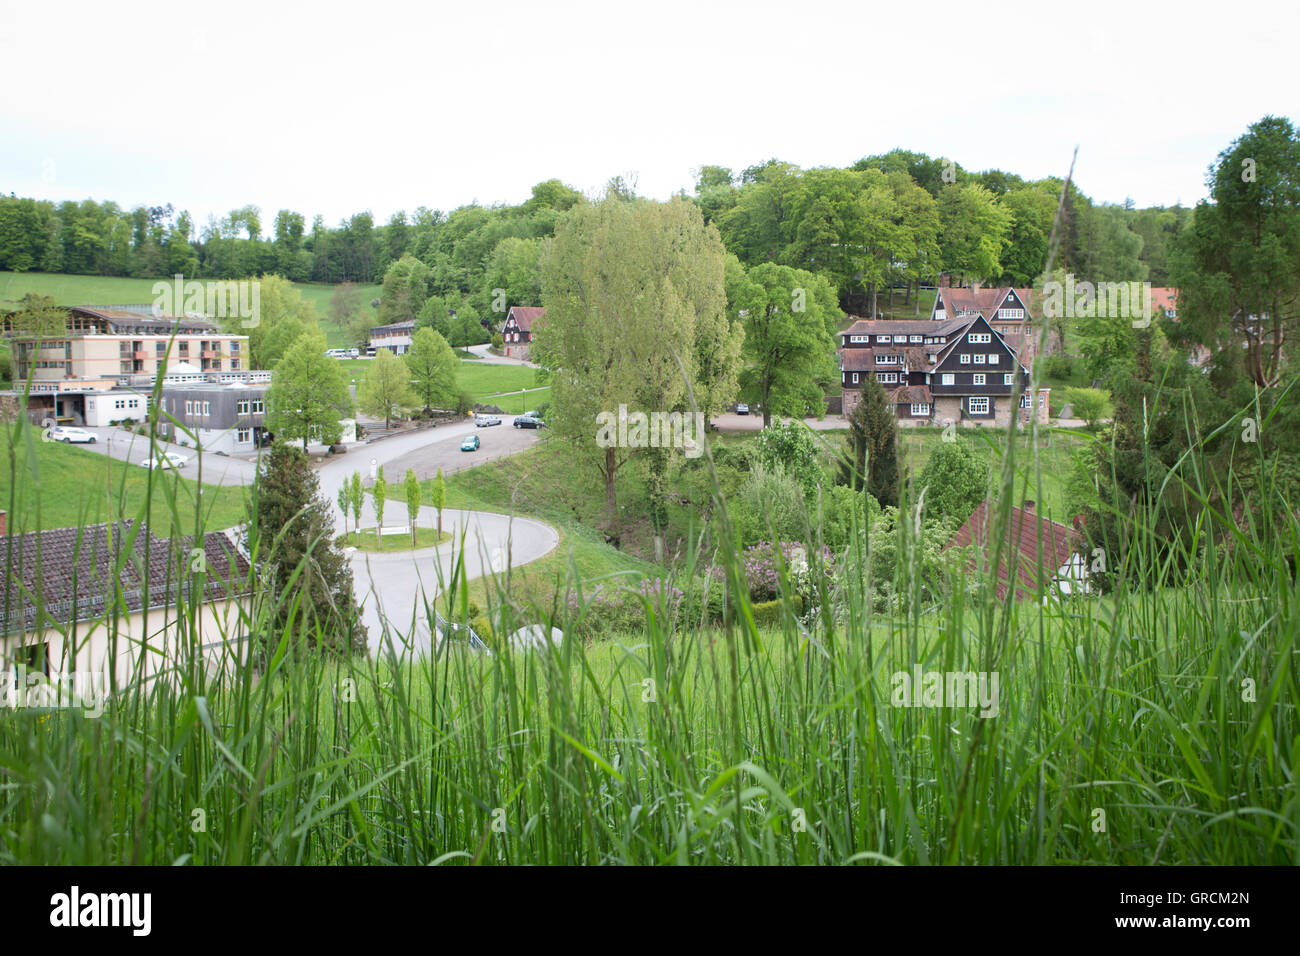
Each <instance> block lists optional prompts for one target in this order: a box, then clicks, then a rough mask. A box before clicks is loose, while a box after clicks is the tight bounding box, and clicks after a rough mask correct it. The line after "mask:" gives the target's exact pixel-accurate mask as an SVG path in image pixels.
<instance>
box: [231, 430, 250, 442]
mask: <svg viewBox="0 0 1300 956" xmlns="http://www.w3.org/2000/svg"><path fill="white" fill-rule="evenodd" d="M252 440H253V430H252V429H251V428H237V429H235V441H237V442H239V444H241V445H247V444H248V443H249V442H250V441H252Z"/></svg>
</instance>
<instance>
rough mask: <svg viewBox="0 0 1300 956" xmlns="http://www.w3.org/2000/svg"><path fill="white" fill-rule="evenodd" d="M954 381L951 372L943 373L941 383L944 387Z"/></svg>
mask: <svg viewBox="0 0 1300 956" xmlns="http://www.w3.org/2000/svg"><path fill="white" fill-rule="evenodd" d="M954 379H955V376H954V375H953V374H952V372H944V373H943V378H942V382H943V384H944V385H951V384H952V383H953V381H954Z"/></svg>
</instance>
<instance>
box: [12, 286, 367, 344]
mask: <svg viewBox="0 0 1300 956" xmlns="http://www.w3.org/2000/svg"><path fill="white" fill-rule="evenodd" d="M163 281H167V280H165V279H132V278H125V277H117V276H76V275H61V274H60V275H50V274H46V273H42V272H0V309H3V308H7V307H12V306H15V305H17V304H18V301H19V300H20V299H22V297H23V296H24V295H26V294H27V293H29V292H34V293H36V294H38V295H48V296H50V297H51V298H52V299H54V301H55V302H56V303H58V304H59V305H62V306H73V305H144V304H146V303H150V302H153V300H154V298H155V296H154V292H153V286H154V283H155V282H163ZM294 286H295V288H297V289H298V291H299V292H301V293H302V297H303V298H304V299H306V300H307V301H308V302H310V303H311V304H312V305H313V306H314V307H315V309H316V315H317V316H318V317H319V318H320V320H321V327H322V328H323V329H324V330H325V338H326V340H327V341H328V343H329V345H330V347H331V348H341V347H343V346H345V345H347V344H349V343H347V342H346V341H345V339H344V334H343V330H342V329H340V328H338V327H337V326H335V325H334V324H333V323H331V322H329V321H328V320H327V318H326V317H327V316H328V315H329V303H330V297H331V296H332V295H333V294H334V290H335V288H336V286H332V285H325V284H322V283H317V282H297V283H294ZM357 288H358V290H359V291H360V293H361V307H362V309H363V310H364V311H365V312H366V313H367V314H368V315H370V316H372V317H373V316H374V314H375V310H374V309H373V308H372V307H371V305H370V301H371V300H372V299H375V298H378V297H379V293H380V291H381V288H380V286H378V285H376V284H370V285H362V286H358V287H357Z"/></svg>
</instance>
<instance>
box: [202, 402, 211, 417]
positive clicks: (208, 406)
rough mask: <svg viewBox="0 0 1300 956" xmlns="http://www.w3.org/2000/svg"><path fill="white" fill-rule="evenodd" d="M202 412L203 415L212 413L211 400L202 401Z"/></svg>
mask: <svg viewBox="0 0 1300 956" xmlns="http://www.w3.org/2000/svg"><path fill="white" fill-rule="evenodd" d="M203 414H204V415H211V414H212V403H211V402H204V403H203Z"/></svg>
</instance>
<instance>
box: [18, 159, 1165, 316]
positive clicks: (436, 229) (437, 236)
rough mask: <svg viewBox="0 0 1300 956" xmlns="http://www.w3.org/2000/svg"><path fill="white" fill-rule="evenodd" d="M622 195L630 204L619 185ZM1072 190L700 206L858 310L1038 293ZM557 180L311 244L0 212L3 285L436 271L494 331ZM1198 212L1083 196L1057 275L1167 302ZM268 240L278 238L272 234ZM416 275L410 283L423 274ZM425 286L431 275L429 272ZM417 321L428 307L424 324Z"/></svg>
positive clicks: (973, 176) (305, 278) (256, 231)
mask: <svg viewBox="0 0 1300 956" xmlns="http://www.w3.org/2000/svg"><path fill="white" fill-rule="evenodd" d="M609 189H610V190H611V191H615V192H622V193H624V194H626V195H628V196H629V197H630V196H631V193H632V189H631V188H630V187H629V186H628V184H626V183H625V182H623V181H622V180H621V179H615V180H612V181H611V183H610V185H609ZM1060 191H1061V180H1059V179H1054V178H1053V179H1044V180H1037V181H1032V182H1031V181H1026V180H1024V179H1022V178H1021V177H1019V176H1016V175H1015V174H1013V173H1007V172H1003V171H1001V170H989V171H985V172H980V173H970V172H967V171H966V170H964V169H963V168H962V167H961V166H959V165H957V164H956V163H952V162H949V161H948V160H946V159H942V158H932V157H929V156H926V155H924V154H921V153H912V152H907V151H905V150H894V151H892V152H889V153H885V154H883V155H879V156H869V157H866V158H864V159H861V160H859V161H858V162H856V163H854V164H853V165H852V166H851V167H849V168H848V169H834V168H819V169H810V170H801V169H799V168H798V167H796V166H792V165H790V164H788V163H784V162H780V161H778V160H769V161H768V162H766V163H762V164H759V165H756V166H751V167H749V168H748V169H745V170H743V171H741V172H740V173H738V174H736V173H733V171H732V170H730V169H727V168H724V167H719V166H705V167H703V168H702V169H701V170H700V172H699V174H698V178H697V182H696V185H695V190H694V195H693V196H690V197H688V198H691V199H693V200H694V201H695V202H697V203H698V204H699V206H700V208H701V210H702V211H703V213H704V215H705V217H706V219H708V220H710V221H712V222H714V223H716V224H717V226H718V229H719V231H720V232H721V234H722V238H723V241H724V242H725V244H726V247H727V249H728V251H729V252H732V253H734V254H735V255H736V256H737V257H738V258H739V259H740V261H741V262H742V263H744V264H745V265H746V266H753V265H757V264H760V263H763V262H777V263H780V264H783V265H790V266H796V267H798V268H803V269H807V270H809V271H812V272H815V273H818V274H820V275H823V276H825V277H826V278H827V279H828V280H830V281H831V283H832V284H833V285H834V287H835V288H836V289H837V290H838V292H839V295H840V299H841V303H842V304H843V305H844V306H845V307H846V308H850V309H854V310H857V309H860V308H861V307H862V306H863V305H864V304H865V303H867V302H869V301H870V298H871V297H872V296H873V295H876V294H878V293H879V291H880V290H881V289H885V288H900V287H903V286H907V287H909V288H911V287H914V286H916V285H918V284H923V283H930V282H933V281H935V280H936V279H938V277H939V276H940V275H941V274H948V275H949V276H951V277H952V279H953V281H971V280H974V281H983V282H1005V283H1012V284H1015V285H1022V286H1023V285H1029V284H1031V283H1032V282H1033V281H1034V280H1036V279H1037V278H1039V276H1040V275H1041V273H1042V271H1043V267H1044V264H1045V262H1046V257H1047V245H1048V237H1049V235H1050V233H1051V226H1052V219H1053V216H1054V215H1055V212H1056V208H1057V204H1058V201H1059V199H1060ZM581 198H582V197H581V195H580V193H578V192H577V191H576V190H574V189H572V188H570V187H568V186H565V185H564V184H563V183H561V182H560V181H558V180H549V181H547V182H544V183H540V184H538V185H537V186H535V187H534V188H533V192H532V196H531V198H529V199H528V200H527V201H526V202H523V203H521V204H519V205H513V206H511V205H498V206H491V207H484V206H479V205H470V206H462V207H460V208H458V209H456V210H454V211H452V212H450V213H444V212H442V211H440V210H431V209H428V208H425V207H423V206H421V207H420V208H418V209H416V210H415V211H414V212H413V213H411V214H409V215H408V214H407V213H405V212H399V213H396V214H395V215H393V216H392V217H391V218H390V219H389V221H388V223H387V224H385V225H376V224H375V221H374V217H373V216H372V215H371V214H370V213H369V212H360V213H357V214H356V215H353V216H351V217H350V218H348V219H346V220H344V221H342V222H340V223H339V224H338V225H337V226H335V227H332V228H331V227H329V226H327V225H326V224H325V222H324V219H323V217H321V216H316V217H315V219H314V220H313V221H312V223H311V227H310V229H308V228H307V220H306V217H305V216H304V215H303V214H302V213H298V212H294V211H292V210H288V209H282V210H280V211H279V212H277V213H276V214H275V216H274V218H273V219H272V220H271V222H270V223H269V224H268V223H264V222H263V219H262V213H261V210H260V209H258V208H257V207H255V206H245V207H243V208H241V209H235V210H232V211H231V212H230V213H229V214H227V215H226V216H225V217H223V218H221V219H217V218H216V217H209V219H208V222H207V224H206V225H204V226H203V227H202V228H198V229H196V225H195V223H194V221H193V219H192V217H191V216H190V214H189V213H188V212H184V211H182V212H177V210H176V209H175V208H174V207H173V206H172V205H171V204H167V205H165V206H148V207H146V206H139V207H136V208H135V209H130V210H127V209H123V208H122V207H120V206H119V205H117V204H116V203H114V202H111V201H106V202H102V203H101V202H95V201H94V200H90V199H87V200H83V201H81V202H70V201H69V202H62V203H53V202H48V201H45V200H38V199H28V198H19V197H16V196H12V195H11V196H8V197H4V196H0V270H13V271H17V272H24V271H32V270H35V271H40V272H51V273H73V274H79V275H104V276H138V277H161V276H171V275H175V274H177V273H180V274H183V275H185V276H187V277H200V278H204V277H208V278H222V279H230V278H241V277H245V276H258V275H267V274H272V273H275V274H279V275H282V276H284V277H286V278H288V279H292V280H294V281H296V282H325V283H338V282H345V281H350V282H356V283H370V282H382V281H383V280H384V278H385V276H386V275H387V274H388V271H389V269H390V267H392V266H394V265H395V264H396V263H398V261H399V260H401V259H402V257H403V256H411V257H414V259H416V260H418V261H419V262H420V263H422V265H423V267H424V268H423V269H420V270H419V271H420V272H421V279H422V280H423V282H424V283H425V286H426V290H427V295H428V296H430V297H437V299H438V300H439V303H440V304H441V303H447V304H449V305H450V307H453V308H454V307H456V306H458V305H459V306H461V307H468V308H469V309H470V310H471V311H473V312H475V313H478V314H484V313H486V312H488V311H489V310H490V308H491V299H492V298H493V296H492V290H493V289H494V288H501V289H505V290H506V293H507V296H508V297H509V299H510V302H511V304H540V288H539V286H538V282H537V256H538V252H539V249H540V244H541V242H542V240H543V239H545V238H547V237H549V236H551V235H552V234H553V233H554V229H555V221H556V217H557V216H559V215H560V214H561V213H562V212H564V211H565V210H566V209H568V208H569V207H571V206H572V205H574V204H575V203H577V202H579V201H580V200H581ZM1189 215H1190V210H1189V209H1186V208H1183V207H1173V208H1162V207H1155V208H1150V209H1135V208H1133V207H1132V203H1127V204H1125V205H1123V206H1117V205H1107V204H1096V203H1093V202H1092V201H1091V200H1090V199H1088V197H1087V196H1085V195H1084V194H1083V193H1082V192H1080V191H1079V190H1078V189H1076V188H1073V187H1072V188H1071V190H1070V192H1069V194H1068V196H1067V203H1066V217H1065V220H1064V223H1065V230H1064V233H1063V235H1062V237H1061V239H1062V249H1061V259H1060V260H1059V261H1060V262H1061V263H1063V265H1064V266H1065V268H1066V269H1067V270H1068V271H1072V272H1074V273H1075V274H1076V275H1079V276H1081V277H1086V278H1088V279H1090V280H1092V281H1133V280H1147V281H1150V282H1152V283H1154V284H1156V285H1163V284H1167V281H1168V273H1167V268H1168V250H1169V246H1170V243H1171V240H1172V239H1173V238H1174V236H1175V235H1176V234H1177V233H1178V232H1179V230H1180V229H1181V228H1183V227H1184V226H1185V224H1186V222H1187V220H1188V216H1189ZM268 226H269V228H268ZM409 268H410V264H409V260H408V265H406V266H404V267H403V271H409ZM426 270H427V272H426ZM419 308H420V304H419V303H416V309H417V310H418V309H419Z"/></svg>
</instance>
